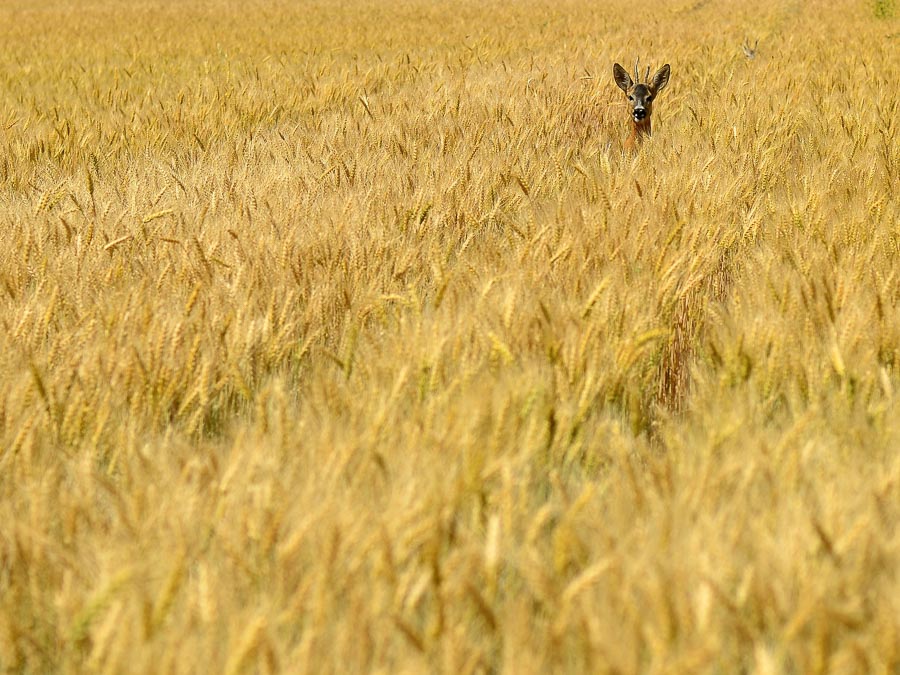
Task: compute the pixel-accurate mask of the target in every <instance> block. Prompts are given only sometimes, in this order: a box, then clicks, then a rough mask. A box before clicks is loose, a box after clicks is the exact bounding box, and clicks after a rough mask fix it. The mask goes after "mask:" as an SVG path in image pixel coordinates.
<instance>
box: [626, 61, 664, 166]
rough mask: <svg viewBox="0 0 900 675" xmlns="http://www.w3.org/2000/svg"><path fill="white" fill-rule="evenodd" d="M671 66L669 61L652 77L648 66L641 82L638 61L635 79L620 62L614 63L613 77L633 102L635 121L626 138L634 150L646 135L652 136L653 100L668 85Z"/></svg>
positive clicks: (628, 144) (630, 148) (632, 109)
mask: <svg viewBox="0 0 900 675" xmlns="http://www.w3.org/2000/svg"><path fill="white" fill-rule="evenodd" d="M670 73H671V68H669V64H668V63H667V64H666V65H664V66H663V67H662V68H660V69H659V70H657V71H656V74H655V75H654V76H653V78H652V79H650V67H649V66H648V67H647V74H646V75H645V76H644V80H645V82H643V83H641V81H640V80H641V78H640V74H639V73H638V62H637V61H635V62H634V80H632V79H631V76H630V75H629V74H628V73H627V72H626V70H625V69H624V68H623V67H622V66H620V65H619V64H618V63H616V64H614V65H613V78H614V79H615V81H616V84H617V85H618V86H619V89H621V90H622V91H624V92H625V95H626V96H627V97H628V101H629V102H630V103H631V120H632V122H633V125H632V128H631V134H630V135H629V136H628V138H627V139H626V140H625V148H626V149H627V150H634V149H635V148H636V147H637V146H639V145H640V144H641V143H643V141H644V137H646V136H650V135H651V133H650V116H651V115H652V114H653V101H654V99H655V98H656V95H657V94H659V92H661V91H662V90H663V89H665V88H666V85H667V84H669V74H670Z"/></svg>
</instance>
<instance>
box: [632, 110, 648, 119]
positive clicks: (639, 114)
mask: <svg viewBox="0 0 900 675" xmlns="http://www.w3.org/2000/svg"><path fill="white" fill-rule="evenodd" d="M646 116H647V110H646V109H645V108H635V109H634V119H636V120H642V119H644V118H645V117H646Z"/></svg>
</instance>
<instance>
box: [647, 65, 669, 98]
mask: <svg viewBox="0 0 900 675" xmlns="http://www.w3.org/2000/svg"><path fill="white" fill-rule="evenodd" d="M670 73H671V68H669V64H668V63H667V64H666V65H664V66H663V67H662V68H660V69H659V70H657V71H656V74H655V75H654V76H653V79H652V80H650V90H651V91H652V92H653V93H654V94H656V93H658V92H660V91H662V90H663V89H665V88H666V85H667V84H669V74H670Z"/></svg>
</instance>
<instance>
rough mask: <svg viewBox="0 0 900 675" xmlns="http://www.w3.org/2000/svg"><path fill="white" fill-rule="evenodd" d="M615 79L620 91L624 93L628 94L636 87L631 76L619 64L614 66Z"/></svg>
mask: <svg viewBox="0 0 900 675" xmlns="http://www.w3.org/2000/svg"><path fill="white" fill-rule="evenodd" d="M613 78H614V79H615V81H616V84H617V85H619V89H621V90H622V91H624V92H625V93H626V94H627V93H628V90H629V89H631V87H632V86H633V85H634V82H633V81H632V79H631V76H630V75H629V74H628V73H627V72H625V69H624V68H623V67H622V66H620V65H619V64H618V63H615V64H613Z"/></svg>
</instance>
